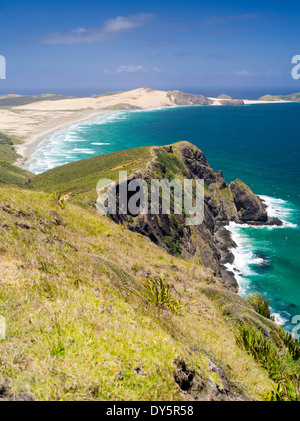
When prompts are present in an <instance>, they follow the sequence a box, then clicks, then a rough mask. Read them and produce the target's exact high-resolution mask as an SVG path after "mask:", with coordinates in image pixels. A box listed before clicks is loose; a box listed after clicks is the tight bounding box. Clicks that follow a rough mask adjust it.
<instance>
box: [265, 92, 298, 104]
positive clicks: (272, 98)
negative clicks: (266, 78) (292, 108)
mask: <svg viewBox="0 0 300 421" xmlns="http://www.w3.org/2000/svg"><path fill="white" fill-rule="evenodd" d="M278 100H282V101H293V102H299V101H300V93H295V94H290V95H264V96H262V97H260V98H259V101H278Z"/></svg>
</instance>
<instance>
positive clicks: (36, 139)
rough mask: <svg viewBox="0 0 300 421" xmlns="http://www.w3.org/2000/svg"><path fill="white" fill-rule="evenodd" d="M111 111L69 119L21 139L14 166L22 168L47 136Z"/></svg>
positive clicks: (16, 146)
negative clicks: (18, 156)
mask: <svg viewBox="0 0 300 421" xmlns="http://www.w3.org/2000/svg"><path fill="white" fill-rule="evenodd" d="M111 112H112V111H104V110H102V111H101V110H99V111H97V112H93V113H89V115H85V116H82V115H80V116H79V115H77V116H76V117H75V116H74V117H75V118H72V119H70V121H68V122H63V123H59V124H58V125H56V126H52V127H51V128H49V129H46V130H43V131H40V132H39V133H37V134H34V135H32V136H30V137H28V138H25V139H23V141H22V143H21V144H19V145H15V149H16V152H17V153H18V154H19V155H21V156H20V158H18V159H17V161H15V162H14V165H16V166H18V167H21V168H24V167H25V165H26V163H27V162H28V161H29V160H30V159H31V157H32V155H33V153H34V151H35V149H36V148H37V146H38V145H39V144H40V143H42V142H43V141H44V140H45V138H46V137H47V136H49V135H50V134H52V133H55V132H56V131H58V130H60V129H62V128H66V127H68V126H71V125H73V124H77V123H80V122H82V121H88V120H92V119H93V118H95V117H98V116H99V115H105V114H109V113H111Z"/></svg>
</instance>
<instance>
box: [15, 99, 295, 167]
mask: <svg viewBox="0 0 300 421" xmlns="http://www.w3.org/2000/svg"><path fill="white" fill-rule="evenodd" d="M208 99H212V100H214V101H215V102H214V104H209V105H173V106H169V105H167V106H162V107H152V106H149V107H145V108H142V109H140V110H126V109H120V110H105V109H99V110H97V111H95V109H94V110H93V111H92V110H89V111H88V110H80V111H72V113H73V115H72V116H71V118H69V117H66V120H68V121H66V120H65V121H64V122H61V121H59V123H58V124H56V125H51V128H50V127H48V128H46V129H44V128H43V129H42V130H38V132H37V133H35V134H33V135H31V136H28V137H25V138H24V139H22V143H21V144H19V145H15V149H16V152H17V153H18V154H19V155H20V157H19V158H18V159H17V160H16V161H15V162H14V165H16V166H18V167H21V168H25V166H26V163H27V162H28V161H29V160H30V159H31V157H32V155H33V153H34V151H35V149H36V148H37V146H38V145H39V144H40V143H42V142H43V141H44V140H45V138H46V137H47V136H49V135H50V134H52V133H55V132H56V131H58V130H60V129H63V128H67V127H68V126H71V125H73V124H77V123H80V122H83V121H89V120H93V119H94V118H96V117H98V116H100V115H106V114H113V113H115V112H118V111H138V112H143V111H145V112H146V111H156V110H160V109H168V108H182V107H203V106H208V107H211V106H213V107H214V106H224V104H221V103H219V102H218V99H217V98H210V97H208ZM223 101H224V100H223ZM225 101H226V100H225ZM228 101H230V100H228ZM243 101H244V104H245V105H259V104H283V103H291V102H292V101H283V100H278V101H271V102H270V101H259V100H246V99H243ZM225 106H226V105H225ZM44 112H46V111H44ZM50 113H51V111H49V112H48V114H50ZM74 114H76V115H74ZM82 114H84V115H82ZM60 118H62V117H60Z"/></svg>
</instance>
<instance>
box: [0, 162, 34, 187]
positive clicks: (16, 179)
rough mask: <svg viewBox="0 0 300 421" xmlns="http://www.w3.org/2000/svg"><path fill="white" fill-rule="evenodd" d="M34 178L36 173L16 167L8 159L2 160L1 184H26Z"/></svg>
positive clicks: (0, 164) (0, 168)
mask: <svg viewBox="0 0 300 421" xmlns="http://www.w3.org/2000/svg"><path fill="white" fill-rule="evenodd" d="M33 178H34V174H31V173H30V172H29V171H26V170H23V169H22V168H19V167H16V166H14V165H12V164H10V163H8V162H6V161H0V184H10V185H16V186H25V185H26V183H29V182H30V181H31V180H32V179H33Z"/></svg>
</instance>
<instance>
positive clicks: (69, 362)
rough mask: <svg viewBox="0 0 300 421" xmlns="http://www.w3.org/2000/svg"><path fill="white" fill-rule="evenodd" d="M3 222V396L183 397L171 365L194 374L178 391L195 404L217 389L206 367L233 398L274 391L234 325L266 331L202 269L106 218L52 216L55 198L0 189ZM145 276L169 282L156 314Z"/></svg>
mask: <svg viewBox="0 0 300 421" xmlns="http://www.w3.org/2000/svg"><path fill="white" fill-rule="evenodd" d="M0 220H1V226H0V235H1V250H0V265H1V305H0V313H1V314H2V315H4V316H5V318H6V323H7V337H6V339H5V340H3V341H1V342H0V355H1V364H0V379H1V378H2V379H7V378H8V379H9V380H10V383H11V386H10V392H11V393H16V394H20V393H21V392H29V393H32V394H33V395H34V397H35V398H36V399H55V400H60V399H64V400H69V399H76V400H77V399H84V400H85V399H116V400H118V399H146V400H152V399H184V398H185V397H187V395H183V394H182V393H181V392H182V391H181V390H180V387H179V385H178V383H177V382H176V376H175V377H174V370H176V368H177V369H178V367H179V366H182V364H181V363H179V361H180V360H184V362H185V364H186V365H187V366H188V367H190V368H189V370H191V372H193V373H194V375H193V376H194V384H193V385H192V386H191V390H190V389H188V390H187V391H186V393H194V394H196V395H197V396H198V397H199V396H200V395H201V392H203V393H204V392H205V391H207V388H208V380H209V379H210V380H211V381H213V382H214V383H215V384H217V385H219V387H220V388H221V389H222V388H224V387H225V386H224V384H223V383H224V379H222V376H221V375H220V373H223V371H222V370H221V371H218V370H217V371H216V370H213V369H212V367H213V365H212V364H211V363H210V360H212V361H213V362H214V363H215V364H217V365H218V366H220V368H222V369H224V370H225V371H224V374H225V373H226V378H227V379H228V381H229V384H230V390H231V391H232V393H241V394H244V395H247V396H249V397H250V398H255V399H261V398H262V397H263V395H264V393H267V392H269V391H270V390H271V389H272V387H273V385H274V383H273V382H272V381H271V380H270V378H269V377H268V375H267V372H266V370H264V369H263V368H262V367H260V366H259V365H257V364H256V363H255V361H254V359H253V358H252V357H251V356H250V355H248V353H247V352H246V351H245V350H244V349H242V348H241V347H239V346H238V344H237V341H236V330H235V327H234V326H235V323H237V321H239V323H240V321H241V320H242V319H243V318H244V319H245V320H246V319H247V320H248V321H249V320H253V321H255V323H256V325H257V326H261V328H262V329H263V330H266V331H269V330H274V329H275V330H276V327H275V325H273V323H272V322H271V321H269V320H268V319H265V318H264V317H262V316H259V315H258V314H257V313H255V312H254V310H253V308H251V305H250V304H249V303H247V302H246V301H245V300H243V299H242V298H240V297H238V296H237V295H236V294H234V293H230V291H228V290H226V289H224V287H223V284H222V281H221V280H220V279H216V278H214V276H213V275H212V273H211V272H210V271H209V270H204V269H203V268H202V267H201V266H199V265H197V264H196V263H194V262H193V261H187V260H185V259H183V258H176V257H170V255H168V254H167V252H165V251H164V250H162V249H160V248H159V247H157V246H155V245H153V244H151V243H149V242H148V241H146V239H145V238H144V237H143V236H141V235H139V234H134V233H131V232H129V231H126V230H124V229H123V228H122V227H121V226H118V225H116V224H114V223H113V222H111V221H110V220H109V219H107V218H106V217H99V216H98V215H93V214H91V213H90V212H88V211H86V210H84V209H82V208H78V207H76V206H74V205H72V204H68V205H67V207H66V208H65V209H61V208H59V207H58V206H57V204H56V202H55V200H54V198H53V196H52V195H47V194H41V193H38V192H31V191H24V190H18V189H17V188H12V187H11V188H8V187H3V186H2V187H0ZM152 276H156V277H159V278H160V279H162V280H163V282H164V283H165V285H167V284H168V285H170V289H169V298H168V299H166V301H165V302H164V303H160V304H159V305H158V306H157V305H155V300H154V297H152V298H151V299H147V298H146V294H147V292H148V293H149V290H148V289H147V288H146V286H145V285H147V283H146V281H145V280H146V279H148V280H151V279H152V278H151V277H152ZM218 297H219V298H218ZM220 297H224V299H223V301H224V302H223V303H222V305H220V303H218V302H217V300H216V298H218V299H219V300H220ZM172 300H173V301H172ZM174 300H175V301H174ZM170 302H172V303H173V304H172V305H171V306H168V303H170ZM226 302H227V305H226V311H224V310H223V307H224V305H225V304H226ZM174 303H175V304H174ZM176 303H177V304H176ZM228 303H230V306H231V311H229V307H230V306H229V305H228ZM183 304H184V305H185V306H184V307H182V305H183ZM180 364H181V365H180ZM226 381H227V380H226ZM193 387H194V388H195V390H194V389H193ZM227 387H228V386H227Z"/></svg>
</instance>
